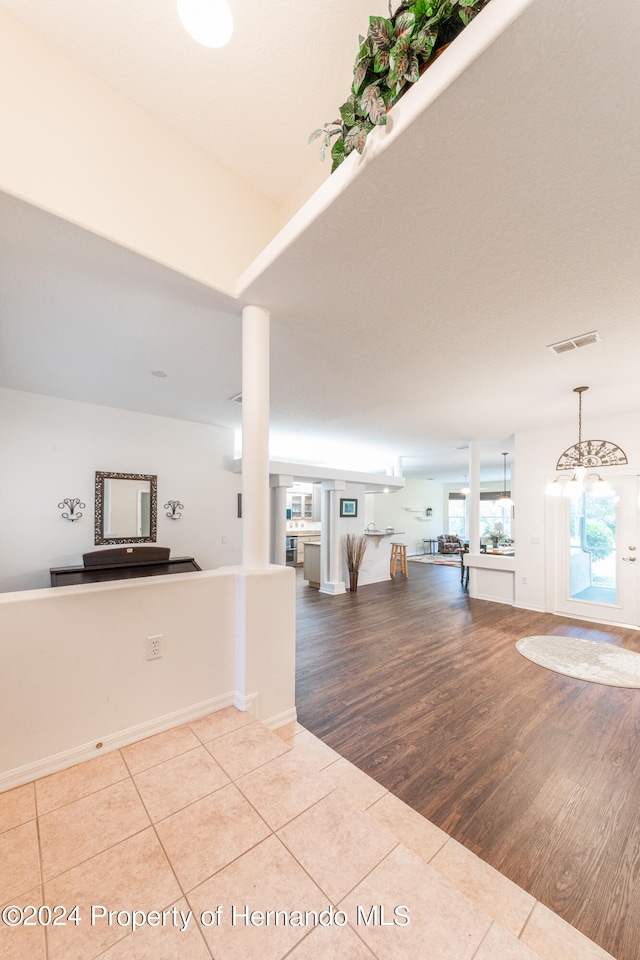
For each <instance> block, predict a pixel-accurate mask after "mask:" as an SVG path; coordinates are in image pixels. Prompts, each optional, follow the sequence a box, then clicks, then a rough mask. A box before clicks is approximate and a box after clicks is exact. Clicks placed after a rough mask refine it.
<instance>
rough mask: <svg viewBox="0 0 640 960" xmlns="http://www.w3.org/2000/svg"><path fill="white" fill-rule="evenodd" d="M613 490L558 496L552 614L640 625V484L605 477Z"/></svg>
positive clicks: (628, 479) (623, 478)
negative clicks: (639, 523)
mask: <svg viewBox="0 0 640 960" xmlns="http://www.w3.org/2000/svg"><path fill="white" fill-rule="evenodd" d="M607 479H608V480H609V485H610V487H611V491H610V492H609V493H607V494H605V495H602V494H600V495H598V494H596V493H594V492H584V493H580V494H578V495H577V496H575V497H558V498H557V500H556V501H555V504H554V506H553V509H554V511H555V530H556V537H555V541H556V542H555V564H554V569H555V572H554V576H553V584H554V597H555V599H554V612H555V613H558V614H568V615H569V616H573V617H581V618H584V619H587V620H602V621H605V622H607V623H624V624H630V625H636V624H638V613H639V611H638V569H639V568H640V560H638V553H639V552H640V551H638V549H637V545H638V543H639V540H638V484H637V478H636V477H632V476H627V477H616V478H607Z"/></svg>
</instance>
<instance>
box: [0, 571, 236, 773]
mask: <svg viewBox="0 0 640 960" xmlns="http://www.w3.org/2000/svg"><path fill="white" fill-rule="evenodd" d="M235 595H236V576H235V574H234V573H233V572H231V571H213V572H211V573H201V574H181V575H180V576H175V577H170V576H169V577H157V578H149V579H146V580H129V581H120V582H118V583H106V584H97V585H95V586H94V587H63V588H60V589H57V590H38V591H25V592H24V593H20V594H5V595H3V596H2V597H0V661H1V662H2V670H1V671H0V728H1V729H2V730H3V735H2V737H1V738H0V790H1V789H4V788H5V787H8V786H11V785H12V784H15V783H16V782H24V781H25V780H29V779H32V778H33V777H35V776H38V775H42V773H43V772H51V770H52V769H55V768H56V767H58V768H62V767H64V766H67V765H69V763H73V762H78V761H79V760H81V759H87V757H89V756H95V755H97V752H98V751H97V750H96V747H95V744H96V743H98V742H102V743H104V744H105V749H109V748H110V747H113V746H118V745H121V744H122V743H123V742H131V741H132V740H135V739H142V737H144V736H148V735H149V734H150V733H152V732H156V731H157V730H158V729H163V728H165V727H167V726H171V725H172V724H176V723H178V722H183V721H184V719H186V718H187V717H188V716H191V717H192V718H193V717H194V716H198V715H203V714H204V713H208V712H211V711H212V710H214V709H216V707H218V706H225V705H228V704H230V703H232V702H233V696H234V641H235ZM159 634H161V635H163V637H164V656H163V658H162V659H160V660H155V661H147V660H146V659H145V641H146V638H147V637H148V636H157V635H159ZM176 715H177V716H176ZM39 766H41V767H42V770H40V771H39V770H38V767H39ZM22 768H27V769H26V770H23V769H22Z"/></svg>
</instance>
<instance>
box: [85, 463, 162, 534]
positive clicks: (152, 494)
mask: <svg viewBox="0 0 640 960" xmlns="http://www.w3.org/2000/svg"><path fill="white" fill-rule="evenodd" d="M157 488H158V478H157V476H155V475H154V474H150V473H108V472H106V471H104V470H96V518H95V543H96V544H103V543H155V542H156V530H157V518H158V508H157Z"/></svg>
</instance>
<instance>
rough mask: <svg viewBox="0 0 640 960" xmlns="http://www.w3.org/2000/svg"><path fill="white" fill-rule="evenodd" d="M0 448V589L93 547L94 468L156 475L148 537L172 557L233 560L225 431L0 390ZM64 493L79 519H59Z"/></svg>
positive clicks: (232, 497)
mask: <svg viewBox="0 0 640 960" xmlns="http://www.w3.org/2000/svg"><path fill="white" fill-rule="evenodd" d="M0 450H1V451H2V464H3V466H2V470H0V498H1V502H2V504H3V510H2V512H1V513H0V592H6V591H12V590H30V589H34V588H39V587H47V586H49V583H50V580H49V568H50V567H63V566H75V565H79V564H82V554H83V553H84V552H86V551H89V550H95V549H97V548H96V546H95V544H94V527H93V523H94V489H95V471H96V470H107V471H110V472H117V473H151V474H156V475H157V477H158V534H157V544H158V546H164V547H170V548H171V553H172V555H173V556H192V557H194V558H195V560H196V561H197V563H198V564H199V565H200V566H201V567H202V569H212V568H215V567H220V566H227V565H231V564H236V563H240V558H241V521H240V520H238V518H237V493H238V492H239V491H240V488H241V477H240V476H239V475H238V474H235V473H232V472H230V471H229V470H227V469H225V466H226V463H227V462H228V461H229V462H230V461H231V459H232V457H233V432H232V431H230V430H226V429H224V428H222V427H213V426H208V425H206V424H199V423H190V422H187V421H184V420H173V419H169V418H167V417H153V416H149V415H147V414H139V413H131V412H128V411H125V410H116V409H112V408H110V407H101V406H97V405H93V404H87V403H78V402H75V401H70V400H59V399H55V398H52V397H43V396H40V395H37V394H31V393H23V392H21V391H17V390H5V389H0ZM65 497H79V498H80V499H81V500H82V501H83V502H84V503H86V509H85V510H83V511H82V513H83V517H82V519H80V520H77V521H75V522H73V523H72V522H70V521H68V520H63V519H62V511H61V510H59V509H58V503H59V502H61V501H62V500H64V499H65ZM168 500H180V501H181V502H182V503H183V504H184V510H182V511H181V512H182V518H181V519H180V520H176V521H173V520H169V519H168V518H167V517H166V516H165V514H166V512H167V511H166V510H163V505H164V504H165V503H166V502H167V501H168ZM223 537H224V538H226V543H222V538H223Z"/></svg>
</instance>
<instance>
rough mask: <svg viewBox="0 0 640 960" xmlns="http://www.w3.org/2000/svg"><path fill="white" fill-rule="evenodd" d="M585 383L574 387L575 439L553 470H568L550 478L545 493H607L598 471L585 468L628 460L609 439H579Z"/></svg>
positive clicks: (567, 495)
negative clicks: (575, 411) (575, 399)
mask: <svg viewBox="0 0 640 960" xmlns="http://www.w3.org/2000/svg"><path fill="white" fill-rule="evenodd" d="M588 389H589V387H574V390H573V392H574V393H577V394H578V442H577V443H574V444H573V446H572V447H569V448H568V449H567V450H565V451H564V453H563V454H562V455H561V456H560V457H559V459H558V462H557V464H556V470H562V471H570V472H568V473H561V474H560V476H558V477H556V478H555V480H552V481H551V483H550V484H549V486H548V487H547V489H546V490H545V493H546V494H548V495H549V496H552V497H560V496H565V497H572V496H576V495H577V494H580V493H589V492H590V493H594V494H595V495H596V496H607V495H608V494H609V493H610V492H611V488H610V486H609V484H608V483H607V481H606V480H603V479H602V477H601V476H600V474H599V473H597V472H596V471H593V472H591V473H588V472H587V471H588V470H589V469H590V468H592V467H612V466H619V465H621V464H625V463H628V461H627V456H626V454H625V452H624V450H621V449H620V447H618V446H617V445H616V444H615V443H611V442H610V441H609V440H583V439H582V394H583V393H584V392H585V390H588Z"/></svg>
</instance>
